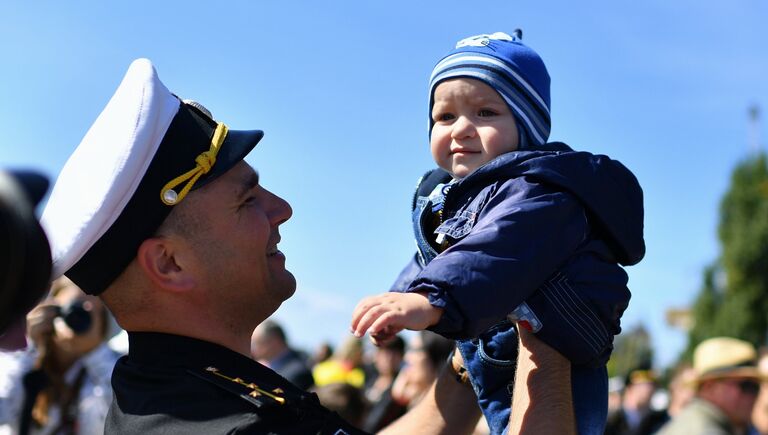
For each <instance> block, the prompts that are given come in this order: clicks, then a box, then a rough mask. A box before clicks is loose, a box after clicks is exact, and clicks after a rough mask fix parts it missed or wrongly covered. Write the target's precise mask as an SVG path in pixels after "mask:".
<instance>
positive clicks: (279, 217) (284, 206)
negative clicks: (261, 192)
mask: <svg viewBox="0 0 768 435" xmlns="http://www.w3.org/2000/svg"><path fill="white" fill-rule="evenodd" d="M269 196H270V198H269V211H268V213H269V220H270V222H271V223H272V225H275V226H277V225H280V224H282V223H283V222H285V221H287V220H288V219H290V218H291V216H292V215H293V209H292V208H291V205H290V204H288V201H286V200H284V199H283V198H281V197H279V196H277V195H275V194H274V193H272V192H269Z"/></svg>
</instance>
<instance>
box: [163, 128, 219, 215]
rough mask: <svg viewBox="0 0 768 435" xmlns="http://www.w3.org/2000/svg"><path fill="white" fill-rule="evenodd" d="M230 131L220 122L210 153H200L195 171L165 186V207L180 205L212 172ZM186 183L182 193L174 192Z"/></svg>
mask: <svg viewBox="0 0 768 435" xmlns="http://www.w3.org/2000/svg"><path fill="white" fill-rule="evenodd" d="M228 130H229V129H228V128H227V126H226V125H224V124H223V123H221V122H220V123H219V124H218V125H217V126H216V131H215V132H214V133H213V138H212V139H211V148H210V149H209V150H208V151H205V152H203V153H200V155H198V156H197V157H195V163H197V166H195V168H194V169H192V170H190V171H188V172H186V173H184V174H182V175H179V176H178V177H176V178H174V179H173V180H171V181H169V182H168V183H167V184H166V185H165V186H163V188H162V189H161V190H160V200H161V201H163V203H164V204H165V205H176V204H178V203H180V202H181V200H182V199H184V197H185V196H187V193H189V191H190V190H191V189H192V187H193V186H194V185H195V183H196V182H197V180H198V179H199V178H200V177H201V176H202V175H204V174H207V173H208V171H210V170H211V168H212V167H213V165H214V164H216V155H217V154H218V153H219V149H220V148H221V144H222V143H224V138H226V137H227V131H228ZM187 180H189V181H187ZM185 181H187V184H186V185H185V186H184V188H182V189H181V192H178V193H177V192H176V191H175V190H173V188H174V187H176V186H178V185H179V184H181V183H183V182H185Z"/></svg>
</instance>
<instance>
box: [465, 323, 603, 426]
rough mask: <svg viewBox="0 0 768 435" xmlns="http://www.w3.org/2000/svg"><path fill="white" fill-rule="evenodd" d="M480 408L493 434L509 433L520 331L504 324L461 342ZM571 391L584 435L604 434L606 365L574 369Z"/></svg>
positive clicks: (572, 367)
mask: <svg viewBox="0 0 768 435" xmlns="http://www.w3.org/2000/svg"><path fill="white" fill-rule="evenodd" d="M456 343H457V346H458V349H459V351H460V352H461V355H462V357H463V358H464V365H465V367H466V368H467V371H468V372H469V375H470V379H471V381H472V388H474V390H475V394H476V395H477V401H478V405H479V406H480V409H481V410H482V411H483V415H484V416H485V419H486V421H487V422H488V426H489V427H490V429H491V433H492V434H506V433H507V430H508V426H509V416H510V411H511V404H512V390H513V387H514V383H515V369H516V365H517V331H516V330H515V327H514V324H512V323H511V322H502V323H499V324H498V325H496V326H494V327H492V328H490V329H489V330H488V331H486V332H484V333H482V334H480V336H479V337H478V338H476V339H472V340H458V341H457V342H456ZM571 388H572V392H573V408H574V414H575V416H576V426H577V430H578V433H579V434H580V435H592V434H599V435H602V434H603V431H604V428H605V420H606V418H607V414H608V375H607V371H606V368H605V366H601V367H596V368H592V367H584V366H574V365H572V366H571Z"/></svg>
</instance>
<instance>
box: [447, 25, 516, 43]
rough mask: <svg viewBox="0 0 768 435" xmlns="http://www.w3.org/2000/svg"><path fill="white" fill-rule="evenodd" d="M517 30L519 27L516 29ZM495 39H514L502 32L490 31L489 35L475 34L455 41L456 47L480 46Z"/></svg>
mask: <svg viewBox="0 0 768 435" xmlns="http://www.w3.org/2000/svg"><path fill="white" fill-rule="evenodd" d="M518 30H519V29H518ZM492 39H494V40H497V41H515V38H514V37H512V36H509V35H507V34H506V33H504V32H496V33H491V34H490V35H476V36H470V37H469V38H464V39H462V40H461V41H459V42H457V43H456V48H461V47H482V46H485V45H488V44H490V43H491V40H492Z"/></svg>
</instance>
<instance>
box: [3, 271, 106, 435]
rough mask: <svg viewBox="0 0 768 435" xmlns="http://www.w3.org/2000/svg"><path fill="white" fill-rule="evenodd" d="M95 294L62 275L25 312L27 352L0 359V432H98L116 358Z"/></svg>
mask: <svg viewBox="0 0 768 435" xmlns="http://www.w3.org/2000/svg"><path fill="white" fill-rule="evenodd" d="M108 331H109V321H108V314H107V311H106V308H105V307H104V305H103V304H102V303H101V301H100V300H99V298H97V297H95V296H88V295H86V294H85V293H83V292H82V290H80V288H78V287H77V286H76V285H75V284H73V283H72V282H71V281H70V280H69V279H67V278H60V279H58V280H56V281H54V283H53V287H52V289H51V296H50V297H49V298H47V299H45V300H44V301H42V302H41V303H40V304H39V305H38V306H37V307H35V308H34V309H33V310H32V311H31V312H30V313H29V314H28V316H27V335H28V336H29V339H30V341H31V346H30V349H28V350H27V351H22V352H15V353H6V354H3V355H2V356H0V433H2V432H3V429H6V430H7V429H10V431H11V432H12V433H19V434H97V433H98V434H102V433H104V421H105V419H106V416H107V411H108V410H109V405H110V403H111V402H112V388H111V385H110V378H111V376H112V368H113V367H114V365H115V362H116V361H117V359H118V358H119V357H120V355H119V354H118V353H117V352H115V351H113V350H112V349H111V348H110V347H109V346H108V345H107V341H106V338H107V336H108Z"/></svg>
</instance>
